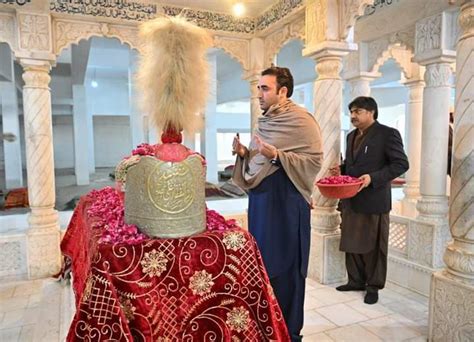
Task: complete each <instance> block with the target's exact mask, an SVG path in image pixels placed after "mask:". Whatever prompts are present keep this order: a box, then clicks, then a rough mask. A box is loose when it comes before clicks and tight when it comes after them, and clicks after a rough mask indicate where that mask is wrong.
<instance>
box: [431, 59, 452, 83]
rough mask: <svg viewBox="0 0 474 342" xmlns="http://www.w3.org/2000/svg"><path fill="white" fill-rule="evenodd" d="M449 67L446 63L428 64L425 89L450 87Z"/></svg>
mask: <svg viewBox="0 0 474 342" xmlns="http://www.w3.org/2000/svg"><path fill="white" fill-rule="evenodd" d="M451 75H452V69H451V65H450V64H449V63H446V62H438V63H433V64H428V65H427V66H426V71H425V76H424V79H425V83H426V87H451V82H450V78H451Z"/></svg>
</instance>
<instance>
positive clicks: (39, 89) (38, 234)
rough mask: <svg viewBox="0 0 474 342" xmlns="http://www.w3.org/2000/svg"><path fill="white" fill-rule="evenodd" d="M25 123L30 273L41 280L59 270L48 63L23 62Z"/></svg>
mask: <svg viewBox="0 0 474 342" xmlns="http://www.w3.org/2000/svg"><path fill="white" fill-rule="evenodd" d="M21 65H22V66H23V69H24V73H23V80H24V81H25V85H24V87H23V108H24V120H25V143H26V168H27V175H28V198H29V202H30V208H31V213H30V215H29V219H28V221H29V225H30V229H29V230H28V259H29V261H28V267H29V270H28V273H29V277H30V278H42V277H47V276H50V275H52V274H54V273H56V272H58V271H59V269H60V267H61V259H60V256H61V254H60V250H59V220H58V213H57V211H56V210H55V209H54V204H55V200H56V198H55V182H54V158H53V134H52V117H51V115H52V113H51V92H50V89H49V82H50V80H51V77H50V76H49V71H50V69H51V65H50V62H49V61H41V60H30V59H23V60H21Z"/></svg>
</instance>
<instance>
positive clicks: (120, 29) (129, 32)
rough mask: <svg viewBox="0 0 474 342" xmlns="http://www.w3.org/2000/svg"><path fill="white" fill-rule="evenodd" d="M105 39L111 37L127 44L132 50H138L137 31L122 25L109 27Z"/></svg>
mask: <svg viewBox="0 0 474 342" xmlns="http://www.w3.org/2000/svg"><path fill="white" fill-rule="evenodd" d="M108 27H109V31H108V33H107V34H106V35H105V36H106V37H113V38H117V39H118V40H120V41H121V42H122V43H126V44H128V45H129V46H130V47H131V48H132V49H137V50H140V47H139V46H138V29H137V28H135V27H130V26H123V25H110V26H108Z"/></svg>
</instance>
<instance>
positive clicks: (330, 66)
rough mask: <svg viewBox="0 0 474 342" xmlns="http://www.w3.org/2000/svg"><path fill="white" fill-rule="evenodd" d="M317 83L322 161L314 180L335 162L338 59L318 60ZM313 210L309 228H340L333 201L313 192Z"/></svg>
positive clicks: (339, 99) (337, 148)
mask: <svg viewBox="0 0 474 342" xmlns="http://www.w3.org/2000/svg"><path fill="white" fill-rule="evenodd" d="M316 69H317V72H318V79H317V80H316V82H315V84H314V108H316V112H315V117H316V121H317V122H318V123H319V125H320V127H321V129H322V131H321V134H322V136H323V137H325V138H324V139H323V153H324V156H325V158H324V161H323V165H322V167H321V170H320V172H319V174H318V176H317V178H321V177H322V176H323V175H325V174H326V172H327V170H328V168H329V167H331V165H334V164H336V163H338V162H339V155H340V130H341V122H340V120H341V119H340V113H341V105H342V80H341V77H340V75H339V73H340V71H341V69H342V58H341V57H340V56H337V55H329V56H327V55H326V56H322V57H318V58H317V60H316ZM313 198H314V200H315V205H316V208H315V210H314V214H313V215H312V219H313V222H312V226H313V228H314V229H317V230H320V231H336V230H337V229H338V227H339V224H340V216H339V212H337V211H336V210H335V209H336V205H337V200H335V199H328V198H326V197H324V196H322V195H321V194H320V193H319V191H318V189H317V188H315V191H314V193H313Z"/></svg>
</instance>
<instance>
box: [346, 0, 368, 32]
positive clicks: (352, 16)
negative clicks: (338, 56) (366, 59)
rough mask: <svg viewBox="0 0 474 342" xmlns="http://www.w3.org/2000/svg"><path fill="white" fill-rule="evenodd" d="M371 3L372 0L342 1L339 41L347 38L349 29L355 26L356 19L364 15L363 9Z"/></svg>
mask: <svg viewBox="0 0 474 342" xmlns="http://www.w3.org/2000/svg"><path fill="white" fill-rule="evenodd" d="M373 3H374V0H344V1H343V2H342V13H341V14H342V18H341V22H342V24H341V32H340V38H341V39H343V40H345V39H346V38H347V36H348V34H349V31H350V29H351V28H352V27H354V26H355V24H356V20H357V18H359V17H361V16H362V15H364V11H365V9H366V8H367V7H368V6H371V5H373Z"/></svg>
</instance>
